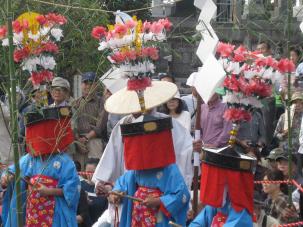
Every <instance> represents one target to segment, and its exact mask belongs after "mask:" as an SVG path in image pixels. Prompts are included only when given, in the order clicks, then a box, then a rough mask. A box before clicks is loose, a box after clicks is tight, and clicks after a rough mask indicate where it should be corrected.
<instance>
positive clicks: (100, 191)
mask: <svg viewBox="0 0 303 227" xmlns="http://www.w3.org/2000/svg"><path fill="white" fill-rule="evenodd" d="M112 189H113V186H112V185H110V184H109V183H105V182H103V181H99V182H98V183H97V185H96V189H95V191H96V194H97V195H98V196H105V197H107V196H108V193H109V192H110V191H111V190H112Z"/></svg>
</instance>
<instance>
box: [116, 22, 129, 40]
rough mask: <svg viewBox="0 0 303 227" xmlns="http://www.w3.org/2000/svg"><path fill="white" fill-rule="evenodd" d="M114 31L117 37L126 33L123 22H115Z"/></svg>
mask: <svg viewBox="0 0 303 227" xmlns="http://www.w3.org/2000/svg"><path fill="white" fill-rule="evenodd" d="M114 33H115V34H116V35H118V36H119V37H121V36H124V35H125V34H126V33H127V27H126V26H125V25H123V24H116V25H115V30H114Z"/></svg>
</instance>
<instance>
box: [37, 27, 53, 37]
mask: <svg viewBox="0 0 303 227" xmlns="http://www.w3.org/2000/svg"><path fill="white" fill-rule="evenodd" d="M49 30H50V28H49V27H45V26H44V27H42V28H40V31H39V32H40V34H41V35H43V36H44V35H47V34H48V32H49Z"/></svg>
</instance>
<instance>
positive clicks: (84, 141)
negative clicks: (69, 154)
mask: <svg viewBox="0 0 303 227" xmlns="http://www.w3.org/2000/svg"><path fill="white" fill-rule="evenodd" d="M78 141H79V142H81V143H84V144H85V143H87V142H88V139H87V138H86V137H84V136H81V137H80V138H79V139H78Z"/></svg>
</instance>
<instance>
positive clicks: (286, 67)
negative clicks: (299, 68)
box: [277, 58, 296, 73]
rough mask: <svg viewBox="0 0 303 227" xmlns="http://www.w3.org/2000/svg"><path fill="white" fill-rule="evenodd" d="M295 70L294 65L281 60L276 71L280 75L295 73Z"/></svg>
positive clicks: (284, 59)
mask: <svg viewBox="0 0 303 227" xmlns="http://www.w3.org/2000/svg"><path fill="white" fill-rule="evenodd" d="M295 68H296V67H295V65H294V63H293V62H292V61H291V60H289V59H287V58H282V59H281V60H280V61H279V62H278V64H277V69H278V70H279V72H281V73H292V72H294V71H295Z"/></svg>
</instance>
